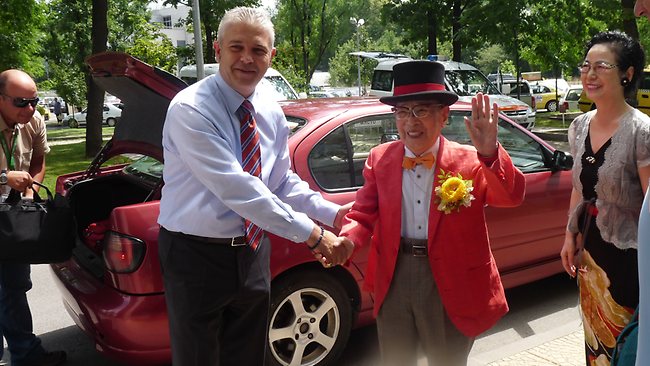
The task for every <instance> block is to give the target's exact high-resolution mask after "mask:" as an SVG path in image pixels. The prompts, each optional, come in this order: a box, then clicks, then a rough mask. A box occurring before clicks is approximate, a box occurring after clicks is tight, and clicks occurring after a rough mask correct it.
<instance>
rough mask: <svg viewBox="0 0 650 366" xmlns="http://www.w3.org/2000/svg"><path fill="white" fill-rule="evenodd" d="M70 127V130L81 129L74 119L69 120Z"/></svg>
mask: <svg viewBox="0 0 650 366" xmlns="http://www.w3.org/2000/svg"><path fill="white" fill-rule="evenodd" d="M68 127H70V128H77V127H79V122H77V120H76V119H74V118H70V119H69V120H68Z"/></svg>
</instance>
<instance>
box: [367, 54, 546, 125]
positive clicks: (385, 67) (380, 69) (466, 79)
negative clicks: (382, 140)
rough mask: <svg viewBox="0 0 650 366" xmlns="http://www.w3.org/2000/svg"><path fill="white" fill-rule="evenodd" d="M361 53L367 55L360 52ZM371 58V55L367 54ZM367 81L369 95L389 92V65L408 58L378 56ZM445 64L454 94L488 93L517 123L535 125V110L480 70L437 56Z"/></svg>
mask: <svg viewBox="0 0 650 366" xmlns="http://www.w3.org/2000/svg"><path fill="white" fill-rule="evenodd" d="M362 57H370V56H363V55H362ZM371 58H372V57H371ZM378 60H379V63H378V64H377V66H376V67H375V70H374V72H373V75H372V84H371V85H370V93H369V95H371V96H386V95H393V65H395V64H397V63H400V62H405V61H411V60H412V59H410V58H408V57H397V58H379V59H378ZM438 62H440V63H441V64H442V65H443V66H444V67H445V87H446V88H447V90H451V91H453V92H454V93H456V94H458V95H459V97H460V100H461V101H462V102H470V101H471V100H472V97H473V96H474V95H476V93H478V92H482V93H484V94H488V95H489V96H490V100H491V101H493V102H494V103H497V105H498V106H499V110H500V111H501V112H502V113H504V114H506V115H507V116H508V117H510V118H511V119H512V120H514V121H515V122H517V123H518V124H520V125H521V126H523V127H525V128H527V129H529V130H532V129H533V127H535V114H536V112H535V110H534V108H533V107H531V104H533V103H532V96H530V94H529V96H528V98H529V103H524V102H522V101H520V100H518V99H517V98H512V97H511V96H509V95H504V93H502V92H501V91H500V90H499V89H497V87H496V86H495V84H493V83H491V82H490V81H489V80H488V79H487V78H486V77H485V75H483V73H481V71H480V70H478V69H477V68H475V67H474V66H472V65H468V64H464V63H461V62H455V61H444V60H438Z"/></svg>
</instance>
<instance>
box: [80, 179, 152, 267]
mask: <svg viewBox="0 0 650 366" xmlns="http://www.w3.org/2000/svg"><path fill="white" fill-rule="evenodd" d="M159 192H160V187H159V186H157V185H156V186H149V185H147V184H144V183H143V182H142V181H138V180H136V179H134V178H133V177H131V176H129V175H125V174H121V173H119V172H118V173H109V174H107V175H100V176H96V177H94V178H91V179H86V180H83V181H80V182H77V183H76V184H74V185H73V186H72V187H71V188H70V189H69V190H68V194H67V197H68V200H69V202H70V207H71V208H72V211H73V215H74V218H75V223H76V245H75V249H74V250H73V255H74V257H75V258H76V259H77V261H78V262H79V263H80V264H81V265H82V266H83V267H84V268H86V269H87V270H89V271H90V272H91V273H92V274H93V275H94V276H95V277H97V278H101V277H102V276H103V274H104V270H105V265H104V261H103V258H102V251H103V246H104V245H105V243H104V238H105V235H106V233H107V231H109V230H114V229H115V228H111V227H110V216H111V213H112V212H113V210H114V209H115V208H117V207H123V206H129V205H135V204H140V203H143V202H146V201H149V200H151V199H153V198H155V199H159V198H160V197H159Z"/></svg>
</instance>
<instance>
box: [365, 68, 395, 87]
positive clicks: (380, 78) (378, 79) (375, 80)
mask: <svg viewBox="0 0 650 366" xmlns="http://www.w3.org/2000/svg"><path fill="white" fill-rule="evenodd" d="M370 88H371V89H372V90H380V91H385V92H389V91H392V90H393V71H392V70H375V72H374V73H373V74H372V86H371V87H370Z"/></svg>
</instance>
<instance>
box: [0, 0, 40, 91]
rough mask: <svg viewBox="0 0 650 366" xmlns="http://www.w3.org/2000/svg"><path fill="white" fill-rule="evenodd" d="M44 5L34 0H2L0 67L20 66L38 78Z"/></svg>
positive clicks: (17, 67) (0, 15)
mask: <svg viewBox="0 0 650 366" xmlns="http://www.w3.org/2000/svg"><path fill="white" fill-rule="evenodd" d="M43 6H44V5H42V3H41V2H39V1H36V0H4V1H3V2H2V6H0V45H2V52H0V70H6V69H13V68H16V69H21V70H24V71H25V72H27V73H29V74H30V75H32V77H34V78H36V79H40V78H41V77H42V76H43V74H44V67H43V62H42V61H43V60H42V59H41V58H40V57H39V55H40V53H41V49H42V44H41V43H40V41H41V39H42V38H43V34H44V32H43V29H42V28H41V23H42V22H43V20H44V19H43Z"/></svg>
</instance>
